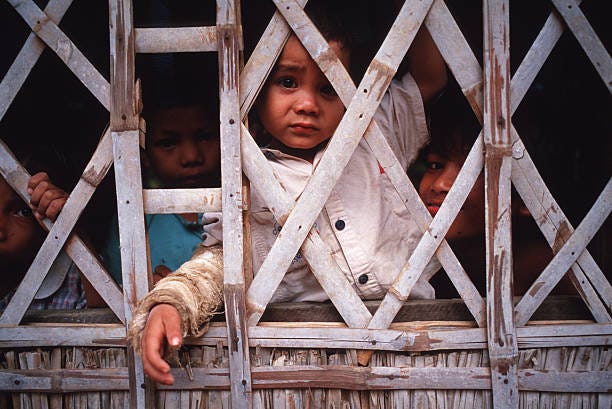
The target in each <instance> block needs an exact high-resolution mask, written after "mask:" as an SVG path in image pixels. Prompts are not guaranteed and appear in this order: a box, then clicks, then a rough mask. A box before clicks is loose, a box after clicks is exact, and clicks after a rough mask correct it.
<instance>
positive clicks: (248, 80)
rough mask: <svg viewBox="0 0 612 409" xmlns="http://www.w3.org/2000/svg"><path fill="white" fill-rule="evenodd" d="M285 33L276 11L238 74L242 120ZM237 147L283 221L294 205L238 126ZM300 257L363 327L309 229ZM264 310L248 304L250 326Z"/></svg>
mask: <svg viewBox="0 0 612 409" xmlns="http://www.w3.org/2000/svg"><path fill="white" fill-rule="evenodd" d="M302 3H305V1H302ZM289 33H290V28H289V26H288V25H287V24H286V23H285V20H284V19H283V17H282V16H281V15H280V13H279V12H278V11H276V12H275V14H274V17H273V18H272V20H271V21H270V24H269V25H268V27H267V28H266V30H265V32H264V34H263V35H262V38H261V40H260V42H259V43H258V44H257V47H256V48H255V50H254V51H253V53H252V54H251V57H250V58H249V61H248V62H247V64H246V66H245V68H244V69H243V71H242V74H241V78H240V79H241V88H240V92H241V106H242V108H241V115H242V117H243V118H244V117H245V116H246V114H247V113H248V110H249V109H250V107H251V104H252V103H253V101H254V100H255V98H256V96H257V92H258V90H259V89H260V88H261V86H262V85H263V83H264V82H265V77H266V75H267V74H268V72H269V71H270V70H271V69H272V66H273V65H274V62H275V60H276V58H277V57H278V55H279V54H280V52H281V50H282V47H283V45H284V43H285V41H286V40H287V38H288V36H289ZM241 148H242V160H243V166H244V172H245V174H246V175H247V177H248V178H249V180H250V181H251V183H254V184H255V185H257V186H259V187H260V188H261V189H262V191H265V192H266V199H267V201H268V203H267V204H268V207H269V208H270V210H271V212H272V213H273V214H274V217H275V218H276V219H277V220H280V221H284V220H285V219H286V217H287V214H288V213H289V212H290V211H291V209H292V207H293V205H294V204H295V202H294V201H293V199H292V198H291V197H290V196H289V195H288V194H287V193H286V192H285V190H284V189H283V188H282V187H281V186H280V183H278V181H277V180H276V178H275V177H274V175H273V173H272V170H271V168H270V167H269V166H268V164H267V160H266V159H265V157H264V156H263V154H262V153H261V151H260V149H259V147H258V146H257V144H256V143H255V142H254V141H253V139H252V137H251V136H250V134H249V131H248V130H247V129H246V127H245V126H244V125H243V126H242V147H241ZM302 254H303V255H304V257H305V259H306V260H307V261H308V263H309V265H310V267H311V270H312V272H313V274H315V276H316V277H317V279H318V280H319V282H320V283H321V285H322V286H323V288H333V289H334V291H333V292H330V293H329V294H328V295H329V296H330V299H331V300H332V302H334V304H335V305H336V307H337V309H338V311H339V312H340V314H341V315H342V317H343V319H344V320H345V321H346V322H347V323H348V324H349V326H351V327H363V326H365V324H366V323H367V322H368V321H369V319H370V318H371V314H370V313H369V311H368V310H367V308H365V306H364V305H363V303H362V302H361V300H360V298H359V296H358V295H357V294H356V293H355V291H354V290H353V289H352V287H351V285H350V283H348V281H347V280H346V278H345V276H344V274H343V273H342V271H340V269H339V267H338V266H337V264H336V263H335V261H334V260H333V259H332V257H331V255H330V254H331V252H330V250H329V247H328V246H327V245H326V244H325V242H323V240H322V239H321V238H320V237H319V235H318V233H317V232H315V231H312V230H311V231H310V232H309V236H308V238H307V239H306V240H305V242H304V244H303V246H302ZM252 288H253V287H252ZM264 310H265V305H257V304H255V303H251V304H249V311H250V318H249V325H250V326H253V325H256V324H257V321H258V320H259V318H260V317H261V315H262V314H263V311H264Z"/></svg>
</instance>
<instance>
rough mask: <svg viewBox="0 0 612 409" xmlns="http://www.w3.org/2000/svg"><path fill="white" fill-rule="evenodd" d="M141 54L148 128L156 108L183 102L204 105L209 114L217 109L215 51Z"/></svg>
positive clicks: (215, 112) (217, 78)
mask: <svg viewBox="0 0 612 409" xmlns="http://www.w3.org/2000/svg"><path fill="white" fill-rule="evenodd" d="M145 57H148V58H143V60H142V61H140V62H141V63H142V70H141V76H140V77H141V81H142V101H143V112H142V116H143V117H144V118H145V119H146V120H147V133H150V132H151V130H152V129H151V126H152V125H153V121H152V119H153V118H154V117H155V114H156V112H158V111H159V110H162V109H170V108H176V107H186V106H193V105H196V106H203V107H205V108H206V112H207V113H210V118H211V119H213V118H217V117H218V113H219V85H218V83H219V76H218V69H217V58H216V55H212V54H207V55H198V54H178V53H177V54H162V55H154V56H148V55H147V56H145Z"/></svg>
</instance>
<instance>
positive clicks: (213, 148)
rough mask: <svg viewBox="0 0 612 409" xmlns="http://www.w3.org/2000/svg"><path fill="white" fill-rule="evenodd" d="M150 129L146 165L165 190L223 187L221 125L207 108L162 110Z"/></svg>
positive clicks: (182, 107) (157, 113)
mask: <svg viewBox="0 0 612 409" xmlns="http://www.w3.org/2000/svg"><path fill="white" fill-rule="evenodd" d="M151 125H152V127H151V128H152V130H151V134H150V136H149V140H148V144H147V147H146V156H147V165H148V166H149V167H150V168H151V169H152V170H153V172H154V173H155V175H156V176H157V177H158V178H159V179H160V181H161V182H162V184H163V185H164V187H169V188H190V187H191V188H197V187H218V186H220V175H221V168H220V167H221V152H220V142H219V124H218V119H217V120H214V115H211V114H210V113H209V112H207V110H206V108H205V107H204V106H200V105H188V106H180V107H173V108H166V109H160V110H159V111H157V112H156V113H155V115H154V117H153V118H152V120H151Z"/></svg>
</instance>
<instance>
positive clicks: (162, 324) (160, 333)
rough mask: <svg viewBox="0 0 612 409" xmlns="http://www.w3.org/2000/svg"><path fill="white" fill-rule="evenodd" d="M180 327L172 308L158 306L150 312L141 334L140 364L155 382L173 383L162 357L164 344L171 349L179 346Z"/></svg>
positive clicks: (180, 339)
mask: <svg viewBox="0 0 612 409" xmlns="http://www.w3.org/2000/svg"><path fill="white" fill-rule="evenodd" d="M180 327H181V323H180V316H179V313H178V311H177V310H176V309H175V308H174V307H172V306H170V305H167V304H160V305H158V306H156V307H155V308H153V309H152V310H151V313H150V314H149V319H148V320H147V324H146V326H145V329H144V331H143V334H142V341H141V347H142V364H143V368H144V370H145V373H146V374H147V375H148V376H149V377H150V378H151V379H153V380H154V381H156V382H159V383H163V384H166V385H172V384H173V383H174V377H173V376H172V374H170V365H168V363H167V362H166V361H164V359H163V358H162V356H163V352H164V347H165V344H166V342H168V343H169V344H170V345H171V346H172V347H178V346H179V345H180V344H181V342H182V337H181V332H180Z"/></svg>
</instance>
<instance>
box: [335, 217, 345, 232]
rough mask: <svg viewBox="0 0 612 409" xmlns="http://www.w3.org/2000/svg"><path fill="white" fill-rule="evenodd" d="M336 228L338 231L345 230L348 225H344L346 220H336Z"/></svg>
mask: <svg viewBox="0 0 612 409" xmlns="http://www.w3.org/2000/svg"><path fill="white" fill-rule="evenodd" d="M334 226H336V229H338V230H344V227H345V226H346V223H344V220H342V219H340V220H336V223H335V224H334Z"/></svg>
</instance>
